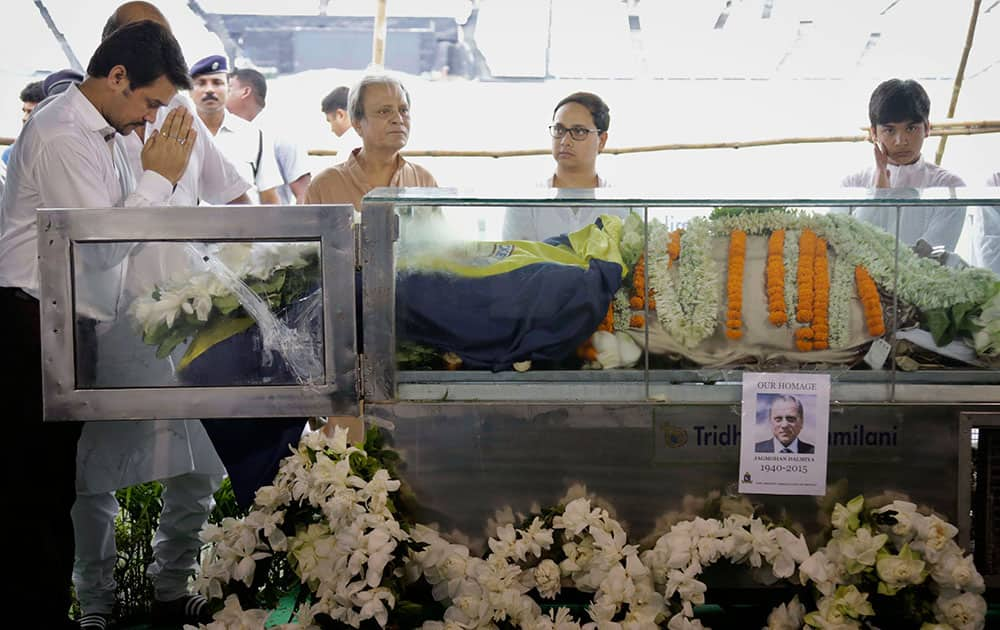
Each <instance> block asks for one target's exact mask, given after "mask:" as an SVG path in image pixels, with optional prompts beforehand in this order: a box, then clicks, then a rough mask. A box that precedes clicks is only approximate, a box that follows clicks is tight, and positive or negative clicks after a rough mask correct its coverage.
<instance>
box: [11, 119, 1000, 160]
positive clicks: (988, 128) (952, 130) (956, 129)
mask: <svg viewBox="0 0 1000 630" xmlns="http://www.w3.org/2000/svg"><path fill="white" fill-rule="evenodd" d="M986 133H1000V120H978V121H971V122H956V121H949V122H944V123H935V124H933V125H932V126H931V135H932V136H941V137H945V138H947V137H948V136H974V135H980V134H986ZM867 140H868V134H867V131H866V132H865V133H862V134H858V135H853V136H804V137H790V138H769V139H762V140H746V141H742V142H699V143H676V144H657V145H650V146H642V147H612V148H605V149H604V153H608V154H611V155H623V154H627V153H653V152H657V151H691V150H699V149H747V148H752V147H770V146H780V145H786V144H788V145H794V144H830V143H837V142H865V141H867ZM13 143H14V138H4V137H0V146H4V145H10V144H13ZM549 153H551V151H550V150H549V149H513V150H510V151H452V150H443V149H426V150H420V151H403V155H406V156H414V157H489V158H506V157H526V156H532V155H548V154H549ZM309 155H313V156H318V157H333V156H335V155H337V151H334V150H332V149H310V150H309Z"/></svg>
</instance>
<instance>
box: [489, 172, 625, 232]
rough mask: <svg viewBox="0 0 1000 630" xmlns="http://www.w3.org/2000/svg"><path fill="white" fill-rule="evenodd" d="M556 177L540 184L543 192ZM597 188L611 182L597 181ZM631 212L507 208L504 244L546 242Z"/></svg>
mask: <svg viewBox="0 0 1000 630" xmlns="http://www.w3.org/2000/svg"><path fill="white" fill-rule="evenodd" d="M554 179H555V176H554V175H553V176H552V177H549V178H548V179H546V180H544V181H543V182H542V183H541V187H542V188H552V187H553V185H552V184H553V183H554ZM597 187H598V188H607V187H608V182H607V181H606V180H604V179H602V178H601V177H600V176H598V178H597ZM628 213H629V209H628V208H622V207H617V208H600V207H594V206H585V207H572V206H552V207H545V208H532V207H521V208H507V211H506V212H505V213H504V220H503V240H505V241H544V240H545V239H547V238H551V237H553V236H559V235H560V234H568V233H569V232H573V231H575V230H579V229H581V228H584V227H586V226H588V225H590V224H592V223H593V222H594V221H596V220H597V218H598V217H599V216H601V215H602V214H611V215H615V216H619V217H621V218H622V219H624V218H625V217H627V216H628Z"/></svg>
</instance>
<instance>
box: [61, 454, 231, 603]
mask: <svg viewBox="0 0 1000 630" xmlns="http://www.w3.org/2000/svg"><path fill="white" fill-rule="evenodd" d="M162 483H163V495H162V500H163V511H162V512H161V513H160V523H159V526H158V527H157V528H156V534H155V536H154V537H153V545H152V546H153V564H151V565H150V566H149V569H148V570H147V575H149V576H150V578H152V580H153V588H154V591H155V597H156V599H158V600H160V601H170V600H172V599H177V598H178V597H183V596H184V595H186V594H187V593H188V581H189V579H190V578H191V576H192V575H193V574H194V571H195V569H196V568H197V564H198V552H199V550H200V548H201V541H200V540H199V539H198V533H199V532H200V531H201V528H202V527H203V526H204V525H205V522H206V521H207V520H208V515H209V514H210V513H211V511H212V506H213V504H214V501H213V498H212V494H213V493H214V492H215V491H216V490H217V489H218V487H219V485H220V484H221V483H222V477H220V476H217V475H202V474H197V473H188V474H184V475H178V476H176V477H170V478H169V479H164V480H163V482H162ZM118 511H119V506H118V501H117V500H116V499H115V495H114V493H113V492H105V493H99V494H77V496H76V503H75V504H74V505H73V512H72V514H73V530H74V539H75V541H76V562H75V563H74V565H73V586H74V587H75V588H76V595H77V598H78V599H79V600H80V608H81V610H82V611H83V614H90V613H104V614H108V615H109V614H111V612H112V608H113V607H114V603H115V590H116V588H117V584H116V583H115V577H114V571H115V564H116V563H117V561H118V550H117V548H116V546H115V517H116V516H117V515H118Z"/></svg>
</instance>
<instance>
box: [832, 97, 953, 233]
mask: <svg viewBox="0 0 1000 630" xmlns="http://www.w3.org/2000/svg"><path fill="white" fill-rule="evenodd" d="M930 108H931V101H930V98H929V97H928V96H927V92H926V91H925V90H924V88H923V87H922V86H921V85H920V84H919V83H917V82H916V81H914V80H912V79H907V80H905V81H904V80H900V79H889V80H888V81H884V82H882V83H880V84H879V85H878V87H876V88H875V91H874V92H872V95H871V99H870V100H869V102H868V117H869V120H870V122H871V127H870V129H869V132H870V138H871V142H872V144H873V145H874V148H873V153H874V157H875V165H874V166H873V167H869V168H866V169H864V170H863V171H861V172H859V173H855V174H853V175H849V176H848V177H845V178H844V180H843V181H842V182H841V185H842V186H845V187H857V188H935V187H947V188H955V187H959V186H965V182H964V181H962V178H961V177H959V176H958V175H955V174H954V173H950V172H948V171H946V170H945V169H943V168H941V167H940V166H937V165H936V164H931V163H929V162H925V161H924V159H923V157H922V156H921V154H920V150H921V148H922V147H923V144H924V138H926V137H927V136H928V135H929V134H930V122H929V117H930ZM850 213H851V214H852V215H854V216H856V217H858V218H859V219H862V220H864V221H867V222H869V223H871V224H873V225H876V226H878V227H880V228H882V229H883V230H885V231H886V232H889V233H890V234H895V231H896V208H895V207H888V206H883V207H858V208H850ZM900 215H901V216H900V225H899V239H900V241H901V242H902V243H905V244H906V245H913V244H915V243H916V242H917V241H918V240H920V239H923V240H925V241H927V242H928V243H930V244H931V245H941V246H943V247H945V248H946V249H947V250H948V251H954V249H955V245H956V244H957V243H958V237H959V235H960V234H961V233H962V226H963V224H964V223H965V208H964V207H953V206H952V207H948V206H923V207H903V208H901V209H900Z"/></svg>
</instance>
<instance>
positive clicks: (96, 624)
mask: <svg viewBox="0 0 1000 630" xmlns="http://www.w3.org/2000/svg"><path fill="white" fill-rule="evenodd" d="M76 625H77V627H78V628H79V629H80V630H111V628H114V627H115V622H114V620H113V619H112V618H111V615H106V614H104V613H89V614H86V615H83V616H82V617H80V618H79V619H78V620H77V622H76Z"/></svg>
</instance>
